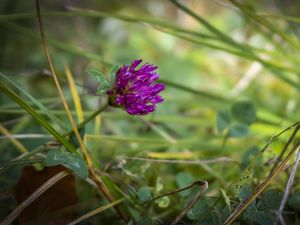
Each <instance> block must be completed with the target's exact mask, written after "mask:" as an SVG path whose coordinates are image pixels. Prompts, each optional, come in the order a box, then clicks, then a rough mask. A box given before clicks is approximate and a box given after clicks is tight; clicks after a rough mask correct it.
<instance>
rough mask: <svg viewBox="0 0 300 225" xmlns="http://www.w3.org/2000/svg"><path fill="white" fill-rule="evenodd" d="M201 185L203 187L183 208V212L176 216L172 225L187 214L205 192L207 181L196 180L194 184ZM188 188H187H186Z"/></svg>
mask: <svg viewBox="0 0 300 225" xmlns="http://www.w3.org/2000/svg"><path fill="white" fill-rule="evenodd" d="M195 184H197V185H199V186H200V187H201V189H200V190H199V191H198V193H197V194H196V195H195V196H194V197H193V198H192V200H191V201H190V202H189V203H188V204H187V205H186V206H185V207H184V208H183V209H182V210H181V212H180V213H179V214H178V215H177V216H176V218H175V219H174V220H173V222H172V223H171V225H176V224H177V223H178V222H179V221H180V220H181V219H182V218H183V217H184V216H185V215H186V214H187V212H188V211H189V210H190V209H191V208H193V206H194V205H195V204H196V203H197V202H198V201H199V199H200V198H201V197H202V195H203V193H204V192H205V191H206V189H207V188H208V183H207V181H196V182H195V183H193V184H192V185H195ZM185 189H186V188H185Z"/></svg>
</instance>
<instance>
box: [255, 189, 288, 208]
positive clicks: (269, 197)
mask: <svg viewBox="0 0 300 225" xmlns="http://www.w3.org/2000/svg"><path fill="white" fill-rule="evenodd" d="M282 197H283V193H282V192H280V191H277V190H274V189H271V190H268V191H266V192H264V193H263V194H262V195H261V197H260V199H259V201H258V203H257V209H258V210H260V211H264V212H269V213H271V212H274V210H277V209H278V208H279V205H280V202H281V199H282Z"/></svg>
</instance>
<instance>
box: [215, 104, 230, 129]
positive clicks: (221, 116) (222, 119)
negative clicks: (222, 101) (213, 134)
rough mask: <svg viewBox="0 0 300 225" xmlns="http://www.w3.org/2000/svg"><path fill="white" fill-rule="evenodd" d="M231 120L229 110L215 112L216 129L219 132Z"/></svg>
mask: <svg viewBox="0 0 300 225" xmlns="http://www.w3.org/2000/svg"><path fill="white" fill-rule="evenodd" d="M230 121H231V115H230V111H229V110H221V111H218V113H217V129H218V131H219V132H220V133H221V132H222V131H223V130H225V129H226V128H227V127H228V126H229V124H230Z"/></svg>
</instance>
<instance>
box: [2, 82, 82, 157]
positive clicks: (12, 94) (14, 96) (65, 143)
mask: <svg viewBox="0 0 300 225" xmlns="http://www.w3.org/2000/svg"><path fill="white" fill-rule="evenodd" d="M0 92H2V93H4V94H5V95H7V96H8V97H9V98H11V99H12V100H13V101H14V102H15V103H17V104H18V105H20V106H21V107H22V108H23V109H24V110H26V111H27V112H28V113H29V114H30V115H31V116H32V117H34V119H36V121H37V122H39V124H41V125H42V126H43V127H44V128H46V129H47V130H48V131H49V133H51V134H52V135H53V136H54V137H55V138H56V139H57V140H58V141H59V142H60V143H61V144H62V145H63V146H65V147H66V149H67V150H68V151H70V152H73V153H75V154H78V153H77V152H76V150H75V149H74V147H73V146H72V145H71V144H70V143H69V142H68V141H67V140H66V139H65V137H64V136H63V135H61V134H60V133H58V132H57V131H56V130H55V129H54V128H53V127H52V126H51V124H50V123H49V122H48V121H47V120H46V119H45V118H44V117H43V116H42V115H40V114H39V113H38V112H37V111H36V110H35V109H33V108H32V107H31V106H30V105H28V103H27V102H25V101H24V100H23V99H22V98H20V97H19V96H18V95H17V94H16V93H15V92H14V91H12V90H10V89H9V88H7V87H6V86H4V85H3V84H2V83H0Z"/></svg>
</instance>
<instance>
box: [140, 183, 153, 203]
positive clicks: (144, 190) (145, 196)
mask: <svg viewBox="0 0 300 225" xmlns="http://www.w3.org/2000/svg"><path fill="white" fill-rule="evenodd" d="M137 195H138V200H139V203H140V204H144V203H146V202H148V201H149V200H150V199H151V192H150V189H149V187H146V186H143V187H141V188H140V189H139V190H138V193H137Z"/></svg>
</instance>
